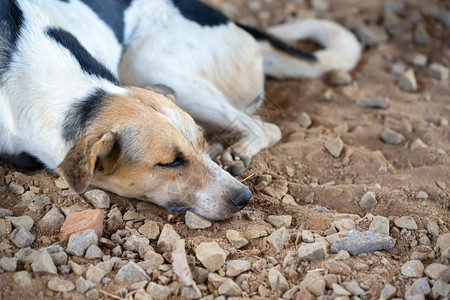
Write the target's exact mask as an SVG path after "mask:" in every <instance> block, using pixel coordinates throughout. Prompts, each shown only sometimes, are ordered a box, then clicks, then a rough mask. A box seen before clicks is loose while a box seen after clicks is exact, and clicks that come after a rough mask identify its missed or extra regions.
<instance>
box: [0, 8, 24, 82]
mask: <svg viewBox="0 0 450 300" xmlns="http://www.w3.org/2000/svg"><path fill="white" fill-rule="evenodd" d="M22 24H23V13H22V10H21V9H20V8H19V6H18V5H17V2H16V1H15V0H1V1H0V79H3V76H4V74H5V73H6V71H8V69H9V66H10V64H11V58H12V54H13V53H14V50H15V49H16V43H17V39H18V38H19V35H20V29H21V28H22Z"/></svg>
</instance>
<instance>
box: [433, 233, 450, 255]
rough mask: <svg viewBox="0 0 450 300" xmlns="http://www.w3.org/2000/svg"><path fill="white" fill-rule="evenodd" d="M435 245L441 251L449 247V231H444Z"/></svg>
mask: <svg viewBox="0 0 450 300" xmlns="http://www.w3.org/2000/svg"><path fill="white" fill-rule="evenodd" d="M436 247H438V248H439V249H440V250H441V253H444V252H445V251H446V250H447V249H449V248H450V233H445V234H443V235H441V236H439V238H438V240H437V242H436Z"/></svg>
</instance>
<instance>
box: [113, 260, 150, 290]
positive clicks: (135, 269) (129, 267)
mask: <svg viewBox="0 0 450 300" xmlns="http://www.w3.org/2000/svg"><path fill="white" fill-rule="evenodd" d="M115 280H116V281H118V282H125V283H127V284H129V285H131V284H133V283H136V282H140V281H148V280H150V277H148V275H147V274H146V273H145V271H144V270H143V269H142V268H141V267H140V266H139V265H137V264H136V263H135V262H132V261H130V262H129V263H128V264H126V265H125V266H123V267H122V268H120V270H119V272H117V275H116V277H115Z"/></svg>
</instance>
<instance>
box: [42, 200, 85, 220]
mask: <svg viewBox="0 0 450 300" xmlns="http://www.w3.org/2000/svg"><path fill="white" fill-rule="evenodd" d="M49 204H50V203H49ZM47 205H48V204H47ZM60 209H61V211H62V212H63V214H64V215H65V216H66V217H67V216H68V215H70V214H71V213H74V212H82V211H85V210H87V208H85V207H83V206H80V205H78V204H74V205H71V206H68V207H67V206H63V207H60Z"/></svg>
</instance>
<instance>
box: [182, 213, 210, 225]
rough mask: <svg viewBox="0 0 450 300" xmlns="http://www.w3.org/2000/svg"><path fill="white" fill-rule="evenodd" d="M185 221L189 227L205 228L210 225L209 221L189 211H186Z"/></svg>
mask: <svg viewBox="0 0 450 300" xmlns="http://www.w3.org/2000/svg"><path fill="white" fill-rule="evenodd" d="M185 223H186V226H187V227H189V229H206V228H209V227H211V226H212V224H211V222H209V221H208V220H206V219H205V218H203V217H201V216H199V215H196V214H194V213H193V212H190V211H188V212H186V215H185Z"/></svg>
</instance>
